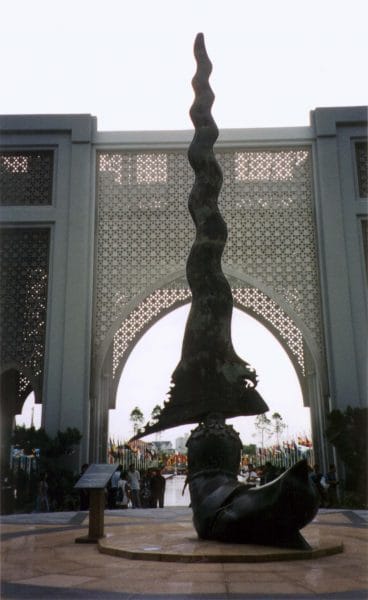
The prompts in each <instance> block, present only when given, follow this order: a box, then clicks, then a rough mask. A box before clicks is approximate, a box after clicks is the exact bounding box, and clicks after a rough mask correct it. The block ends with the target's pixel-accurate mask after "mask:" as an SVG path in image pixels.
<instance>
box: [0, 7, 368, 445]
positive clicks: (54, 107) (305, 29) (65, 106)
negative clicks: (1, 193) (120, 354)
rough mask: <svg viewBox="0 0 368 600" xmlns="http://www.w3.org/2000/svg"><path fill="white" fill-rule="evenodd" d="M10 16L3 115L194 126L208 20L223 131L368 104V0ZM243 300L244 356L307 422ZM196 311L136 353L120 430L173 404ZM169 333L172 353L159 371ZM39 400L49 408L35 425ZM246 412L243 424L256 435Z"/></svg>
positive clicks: (52, 10)
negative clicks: (199, 47)
mask: <svg viewBox="0 0 368 600" xmlns="http://www.w3.org/2000/svg"><path fill="white" fill-rule="evenodd" d="M0 20H1V24H2V27H1V36H0V55H1V57H2V60H1V67H0V74H1V94H0V114H72V113H74V114H78V113H87V114H92V115H94V116H96V117H97V122H98V130H99V131H109V130H114V131H129V130H180V129H193V126H192V123H191V121H190V118H189V108H190V106H191V104H192V102H193V91H192V88H191V79H192V77H193V75H194V72H195V68H196V65H195V61H194V57H193V43H194V39H195V36H196V34H197V33H199V32H203V33H204V36H205V42H206V47H207V52H208V54H209V57H210V59H211V61H212V63H213V73H212V75H211V79H210V83H211V86H212V88H213V90H214V93H215V97H216V99H215V103H214V106H213V110H212V113H213V116H214V118H215V120H216V123H217V125H218V127H219V129H220V131H221V129H226V128H253V127H261V128H265V127H294V126H306V125H309V120H310V111H311V110H314V109H315V108H316V107H323V106H330V107H331V106H357V105H366V104H367V99H368V78H367V76H366V73H367V65H366V62H367V56H368V36H367V23H368V2H367V1H366V0H349V1H347V0H226V2H225V1H222V0H221V1H220V0H134V1H129V2H128V1H127V0H108V1H106V0H64V1H63V2H58V1H57V0H54V1H50V0H32V1H29V0H17V2H8V1H5V0H0ZM237 312H238V311H235V312H234V319H235V318H236V319H237V321H236V325H233V327H234V337H235V336H238V334H239V340H237V342H236V343H237V344H239V354H240V356H241V357H242V358H244V359H245V360H247V361H248V362H251V363H252V364H254V366H255V367H256V369H257V371H258V373H259V375H260V384H259V390H260V391H261V393H262V394H264V397H265V400H266V402H268V403H269V405H270V407H272V410H271V412H272V411H273V410H276V411H278V412H280V414H281V415H282V416H283V417H284V419H285V422H287V423H288V425H289V429H290V433H291V432H294V430H295V431H296V430H297V431H298V432H299V431H300V432H301V433H302V432H303V430H305V429H308V422H309V419H308V409H303V408H302V406H301V393H300V389H298V388H299V386H298V383H297V381H296V375H295V372H294V371H293V369H292V368H291V366H290V362H289V361H288V359H287V358H285V357H286V355H285V354H283V352H281V351H280V346H279V345H278V343H277V342H276V340H274V338H273V337H272V336H271V334H269V333H268V332H267V337H266V338H264V337H262V336H263V334H264V332H262V329H264V328H263V327H262V326H261V325H260V324H258V323H256V322H255V323H256V325H257V329H256V330H253V329H250V330H249V329H247V328H249V327H251V328H252V327H253V326H254V323H253V324H252V325H249V323H251V321H250V320H249V319H250V318H247V317H246V316H245V315H244V313H242V314H241V315H240V317H239V318H240V320H238V316H235V315H237ZM183 314H184V313H183V312H180V311H175V312H174V313H170V315H168V316H167V317H166V318H165V319H164V320H162V321H160V322H159V323H158V324H156V325H155V326H154V327H153V328H152V329H151V330H150V331H149V332H148V333H147V335H146V336H145V337H144V338H142V341H141V343H139V344H138V345H137V346H136V348H135V350H134V351H133V353H132V355H131V357H130V359H129V361H128V363H127V365H126V368H125V369H124V372H123V376H122V381H121V385H120V388H119V393H118V402H117V406H118V407H119V410H120V408H121V406H123V404H124V403H125V409H123V408H122V410H125V416H123V417H122V416H121V415H122V414H123V413H120V416H118V413H117V412H115V413H114V414H111V415H110V417H111V418H110V422H111V432H112V434H113V435H115V434H116V435H117V436H119V437H120V436H122V437H124V435H126V434H127V435H129V432H127V431H126V430H125V429H124V428H123V425H122V423H123V422H126V421H127V419H126V412H127V411H128V412H130V411H131V409H130V410H129V408H128V407H130V406H131V405H136V404H142V403H143V399H148V397H149V398H150V400H149V401H148V400H147V406H146V405H145V407H144V410H143V412H147V411H148V412H150V410H151V408H150V406H152V407H153V406H154V405H155V404H157V403H161V402H162V400H163V397H164V395H165V393H166V392H167V390H168V387H169V382H170V376H171V373H172V371H173V369H174V368H175V366H176V363H177V362H178V357H179V354H180V348H181V341H182V333H181V332H182V329H183V327H184V322H185V318H184V317H183ZM183 319H184V320H183ZM156 330H157V331H158V332H159V333H157V331H156ZM164 332H165V334H164ZM155 335H156V337H154V338H153V339H151V338H150V337H149V336H155ZM165 336H168V337H165ZM270 336H271V337H270ZM171 338H174V339H171ZM147 339H148V341H147ZM249 340H251V341H252V343H251V345H250V346H249V345H246V346H244V347H243V345H242V344H243V342H244V343H245V342H246V341H247V342H248V341H249ZM260 340H263V341H262V342H261V341H260ZM233 341H234V344H235V340H233ZM158 343H160V344H161V346H160V353H159V356H160V361H159V363H158V365H155V368H154V369H153V370H152V372H151V374H150V377H149V378H148V377H146V375H145V373H146V369H147V365H148V364H149V363H150V361H151V356H152V352H151V349H152V347H154V348H156V347H157V344H158ZM275 343H276V344H277V346H276V348H277V351H275V346H274V344H275ZM255 347H257V348H260V353H259V355H257V356H255V357H254V360H253V351H254V349H255ZM166 351H167V353H166ZM279 360H280V361H281V362H282V361H284V363H285V364H284V363H283V366H282V367H281V362H280V364H279V363H278V361H279ZM285 361H286V362H285ZM142 365H144V367H142ZM162 365H164V366H165V369H164V371H161V366H162ZM275 365H277V367H276V366H275ZM284 368H285V371H283V370H282V369H284ZM290 369H291V370H290ZM142 372H143V373H144V376H142ZM281 372H282V375H281ZM156 373H157V374H158V373H159V374H160V375H159V376H158V378H157V379H156ZM285 382H286V383H287V385H286V388H287V394H286V397H285ZM146 384H148V388H147V387H146ZM281 384H283V387H282V389H283V394H282V396H281V387H280V386H281ZM281 400H282V401H281ZM30 404H31V399H30V400H28V401H27V406H26V409H25V413H27V419H28V422H29V419H30V414H31V411H32V408H31V406H30ZM142 406H143V405H142ZM132 407H133V406H132ZM296 407H299V408H298V410H296ZM39 412H40V407H37V406H36V407H35V408H34V419H35V423H37V420H39V418H40V415H39ZM295 415H297V417H295ZM146 416H147V417H148V418H149V416H150V415H149V414H148V415H146ZM294 418H297V422H296V423H294ZM244 419H245V418H243V420H242V422H241V424H240V433H241V435H243V434H244V435H245V436H246V437H247V439H248V438H249V436H251V433H250V429H249V422H248V421H247V422H246V424H245V421H244ZM247 419H248V418H247ZM17 422H18V424H19V423H20V422H22V421H21V419H20V418H18V419H17ZM238 430H239V429H238ZM178 433H179V432H173V431H171V432H165V433H163V434H162V436H163V437H165V436H166V438H167V439H168V438H169V437H170V436H171V438H172V439H175V437H176V436H177V435H178ZM250 441H252V440H250Z"/></svg>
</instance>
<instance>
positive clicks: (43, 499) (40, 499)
mask: <svg viewBox="0 0 368 600" xmlns="http://www.w3.org/2000/svg"><path fill="white" fill-rule="evenodd" d="M48 489H49V486H48V483H47V473H42V474H41V475H40V481H39V484H38V494H37V499H36V512H49V510H50V504H49V497H48Z"/></svg>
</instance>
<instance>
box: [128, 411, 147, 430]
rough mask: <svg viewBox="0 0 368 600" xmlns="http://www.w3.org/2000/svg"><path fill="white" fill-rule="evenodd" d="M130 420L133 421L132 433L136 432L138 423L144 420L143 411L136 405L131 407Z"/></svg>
mask: <svg viewBox="0 0 368 600" xmlns="http://www.w3.org/2000/svg"><path fill="white" fill-rule="evenodd" d="M130 420H131V422H132V423H133V428H134V433H137V431H138V429H139V427H140V425H142V423H143V421H144V416H143V413H142V411H141V409H140V408H139V407H138V406H136V407H135V408H133V410H132V412H131V413H130Z"/></svg>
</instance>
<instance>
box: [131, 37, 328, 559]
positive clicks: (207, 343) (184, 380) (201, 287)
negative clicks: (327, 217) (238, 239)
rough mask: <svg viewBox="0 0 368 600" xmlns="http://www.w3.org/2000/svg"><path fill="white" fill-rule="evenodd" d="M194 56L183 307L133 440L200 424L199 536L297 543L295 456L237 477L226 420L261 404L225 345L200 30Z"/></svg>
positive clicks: (191, 455) (196, 461) (307, 489)
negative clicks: (166, 367) (153, 397)
mask: <svg viewBox="0 0 368 600" xmlns="http://www.w3.org/2000/svg"><path fill="white" fill-rule="evenodd" d="M194 55H195V58H196V61H197V71H196V74H195V76H194V78H193V81H192V84H193V88H194V91H195V100H194V103H193V105H192V107H191V110H190V115H191V118H192V121H193V124H194V126H195V135H194V138H193V141H192V143H191V145H190V147H189V150H188V159H189V162H190V165H191V166H192V168H193V170H194V172H195V182H194V185H193V188H192V190H191V193H190V196H189V211H190V214H191V216H192V219H193V221H194V224H195V227H196V237H195V241H194V243H193V245H192V248H191V251H190V254H189V257H188V261H187V278H188V283H189V286H190V289H191V291H192V305H191V310H190V314H189V317H188V321H187V324H186V329H185V334H184V340H183V347H182V356H181V360H180V362H179V364H178V366H177V367H176V369H175V371H174V373H173V375H172V387H171V390H170V392H169V400H168V401H166V402H165V404H164V407H163V409H162V410H161V413H160V415H159V416H158V418H157V420H156V421H155V422H154V423H150V424H148V425H147V426H146V427H145V428H144V429H143V430H141V431H139V432H138V433H137V435H136V436H135V438H137V437H142V436H144V435H148V434H149V433H153V432H155V431H160V430H162V429H167V428H169V427H175V426H177V425H183V424H186V423H196V422H197V423H199V426H198V427H197V428H196V429H195V430H194V431H192V433H191V436H190V438H189V440H188V443H187V445H188V481H189V489H190V495H191V505H192V509H193V522H194V525H195V528H196V530H197V533H198V535H199V537H201V538H204V539H217V540H221V541H226V542H243V543H246V542H248V543H249V542H251V543H261V544H272V545H279V546H289V547H295V548H306V547H308V545H307V543H306V542H305V540H304V539H303V538H302V536H301V535H300V534H299V529H300V528H302V527H304V525H306V524H307V523H308V522H309V521H310V520H311V519H312V518H313V516H314V515H315V514H316V512H317V508H318V504H317V498H316V496H315V494H314V490H313V488H312V487H311V484H310V483H309V479H308V472H307V465H306V463H305V462H304V461H301V463H298V464H297V465H295V466H294V467H292V468H291V469H289V470H288V471H287V472H286V473H285V474H283V475H282V476H281V477H279V478H278V479H277V480H275V481H274V482H272V483H270V484H267V485H265V486H261V487H260V488H258V489H254V490H252V489H251V490H249V489H247V488H246V487H245V486H244V485H243V484H241V483H239V482H238V480H237V475H238V471H239V464H240V451H241V446H242V444H241V441H240V438H239V435H238V434H237V433H236V432H235V431H234V429H233V428H232V427H231V426H229V425H226V424H225V419H226V418H231V417H235V416H239V415H256V414H261V413H264V412H266V411H267V410H268V407H267V405H266V403H265V402H264V400H263V399H262V398H261V396H260V395H259V394H258V392H257V391H256V389H255V388H256V385H257V376H256V372H255V370H254V369H252V368H251V367H250V366H249V365H248V364H247V363H246V362H245V361H244V360H242V359H241V358H240V357H239V356H238V355H237V354H236V352H235V350H234V348H233V345H232V341H231V316H232V308H233V299H232V293H231V289H230V286H229V283H228V282H227V280H226V278H225V276H224V274H223V272H222V268H221V257H222V253H223V250H224V247H225V243H226V238H227V228H226V223H225V221H224V220H223V218H222V216H221V214H220V212H219V209H218V205H217V200H218V196H219V192H220V189H221V185H222V172H221V169H220V166H219V165H218V163H217V161H216V158H215V155H214V152H213V146H214V143H215V141H216V139H217V137H218V129H217V126H216V124H215V122H214V120H213V118H212V115H211V107H212V104H213V100H214V94H213V92H212V90H211V87H210V85H209V82H208V79H209V76H210V73H211V70H212V65H211V62H210V60H209V58H208V56H207V52H206V49H205V44H204V37H203V34H198V35H197V37H196V40H195V44H194Z"/></svg>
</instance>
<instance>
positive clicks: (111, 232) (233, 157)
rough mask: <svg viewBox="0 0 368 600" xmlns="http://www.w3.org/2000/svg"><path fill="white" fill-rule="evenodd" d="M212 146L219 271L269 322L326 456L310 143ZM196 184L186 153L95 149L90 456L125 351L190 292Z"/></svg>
mask: <svg viewBox="0 0 368 600" xmlns="http://www.w3.org/2000/svg"><path fill="white" fill-rule="evenodd" d="M218 146H219V148H218V151H217V153H216V157H217V160H218V162H219V163H220V165H221V167H222V169H223V173H224V185H223V189H222V193H221V196H220V202H219V204H220V210H221V212H222V214H223V216H224V218H225V221H226V223H227V225H228V231H229V237H228V242H227V246H226V248H225V253H224V257H223V271H224V273H225V274H226V276H227V277H228V279H229V282H230V284H231V286H232V289H233V297H234V303H235V306H237V307H239V308H241V309H242V310H244V311H246V312H248V313H249V314H251V315H252V316H255V317H256V318H257V319H258V320H260V321H261V322H262V323H263V324H264V325H266V327H268V328H269V329H270V331H271V332H272V333H273V334H274V335H275V336H276V338H277V339H278V340H279V341H280V342H281V344H282V345H283V347H284V348H285V350H286V352H287V353H288V355H289V357H290V358H291V360H292V363H293V365H294V367H295V369H296V372H297V374H298V377H299V381H300V383H301V386H302V390H303V396H304V403H305V405H306V406H310V407H311V414H312V429H313V434H314V444H315V446H316V447H319V446H320V447H321V453H322V456H321V458H323V455H324V450H323V448H322V446H323V443H322V438H323V414H324V410H325V409H324V402H325V400H324V396H325V381H324V360H325V358H324V347H323V336H322V323H321V313H320V289H319V274H318V267H317V248H316V230H315V221H314V213H313V205H314V202H313V180H312V154H311V147H310V146H306V145H304V146H298V145H295V144H293V145H292V146H289V147H288V146H283V147H261V148H249V149H244V148H242V149H238V148H226V147H224V148H222V147H221V144H219V145H218ZM192 182H193V173H192V171H191V168H190V166H189V164H188V161H187V157H186V151H185V150H184V149H170V150H168V149H164V148H162V149H156V150H133V149H129V150H125V151H124V150H116V149H114V150H110V151H106V150H101V151H99V152H98V153H97V189H96V191H97V230H96V232H97V253H96V260H97V264H96V276H95V320H94V355H93V369H92V371H93V381H92V398H91V436H90V439H91V444H92V449H91V451H92V456H93V455H95V456H98V457H100V458H102V457H104V456H105V447H106V441H107V426H108V425H107V422H108V418H107V413H108V409H109V408H112V407H113V406H114V402H115V394H116V387H117V381H118V380H119V376H120V374H121V371H122V369H123V367H124V364H125V361H126V359H127V357H128V356H129V353H130V351H131V349H132V347H133V346H134V344H135V343H136V342H137V340H138V339H139V337H140V336H141V335H143V333H144V332H145V331H146V330H147V329H148V328H149V327H150V326H151V325H152V324H153V323H154V322H155V321H156V320H158V319H159V318H161V317H162V316H163V315H164V314H165V312H168V311H170V310H172V309H174V308H175V307H177V306H179V305H180V304H183V303H185V302H188V301H189V299H190V295H189V291H188V288H187V283H186V278H185V275H184V273H185V263H186V259H187V256H188V252H189V248H190V246H191V243H192V237H193V235H194V228H193V224H192V222H191V219H190V215H189V213H188V210H187V206H186V198H187V197H188V195H189V191H190V188H191V185H192ZM95 440H96V444H95V446H93V444H94V441H95Z"/></svg>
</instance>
